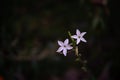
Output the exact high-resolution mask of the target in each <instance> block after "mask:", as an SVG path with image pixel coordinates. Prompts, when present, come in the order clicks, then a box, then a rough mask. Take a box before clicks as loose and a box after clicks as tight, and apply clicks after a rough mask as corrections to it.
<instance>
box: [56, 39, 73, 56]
mask: <svg viewBox="0 0 120 80" xmlns="http://www.w3.org/2000/svg"><path fill="white" fill-rule="evenodd" d="M58 45H59V46H60V47H59V48H58V50H57V52H61V51H63V54H64V56H66V55H67V50H70V49H72V48H73V47H72V46H70V44H69V40H68V39H66V40H65V41H64V42H62V41H58Z"/></svg>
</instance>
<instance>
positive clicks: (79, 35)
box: [71, 29, 87, 44]
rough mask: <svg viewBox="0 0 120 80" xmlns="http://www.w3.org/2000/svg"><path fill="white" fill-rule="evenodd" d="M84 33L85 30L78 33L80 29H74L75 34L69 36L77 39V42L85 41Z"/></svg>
mask: <svg viewBox="0 0 120 80" xmlns="http://www.w3.org/2000/svg"><path fill="white" fill-rule="evenodd" d="M85 34H86V32H82V33H80V31H79V30H78V29H76V35H73V36H71V37H72V38H74V39H77V44H79V43H80V41H83V42H87V41H86V40H85V39H84V38H83V36H84V35H85Z"/></svg>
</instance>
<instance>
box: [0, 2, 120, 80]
mask: <svg viewBox="0 0 120 80" xmlns="http://www.w3.org/2000/svg"><path fill="white" fill-rule="evenodd" d="M103 1H105V0H86V1H84V0H71V1H67V0H2V1H0V4H1V8H0V9H1V12H0V14H1V27H0V78H4V79H5V80H8V79H9V80H24V79H25V80H47V78H48V80H50V79H53V78H54V77H59V78H64V77H63V76H65V72H67V70H68V69H69V68H70V67H71V66H72V67H74V68H75V69H78V70H80V69H81V68H80V65H77V64H74V62H73V60H72V58H67V57H64V56H63V55H59V53H56V50H57V48H58V45H57V40H62V41H63V40H64V39H65V38H66V37H69V36H68V34H67V31H70V32H71V33H75V30H76V29H79V30H80V31H81V32H84V31H85V32H87V34H86V35H85V39H86V40H87V43H81V44H80V46H79V51H80V53H82V55H83V56H82V57H83V58H84V59H86V60H87V61H88V63H87V68H88V69H89V71H90V75H92V76H94V78H95V80H116V79H118V78H119V76H118V73H119V72H120V71H119V67H120V65H119V57H120V54H119V36H120V31H119V8H118V5H119V4H118V2H117V0H108V2H107V4H104V3H103ZM66 58H67V59H66ZM68 62H69V63H68ZM73 64H74V66H73ZM106 67H107V68H106ZM107 69H108V70H107ZM84 75H86V74H84ZM103 75H104V76H103ZM23 78H24V79H23ZM65 80H67V79H66V78H65ZM90 80H92V79H90Z"/></svg>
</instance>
